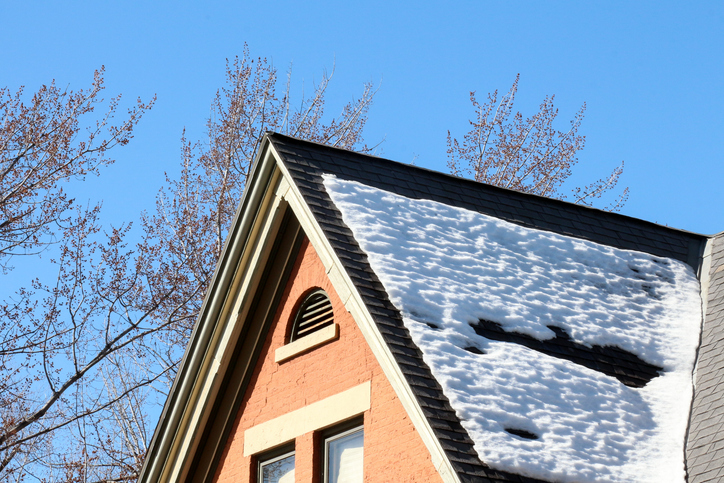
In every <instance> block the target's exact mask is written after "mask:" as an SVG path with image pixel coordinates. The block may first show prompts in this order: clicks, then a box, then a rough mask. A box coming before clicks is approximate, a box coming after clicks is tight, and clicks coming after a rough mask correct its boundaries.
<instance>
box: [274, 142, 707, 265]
mask: <svg viewBox="0 0 724 483" xmlns="http://www.w3.org/2000/svg"><path fill="white" fill-rule="evenodd" d="M265 137H267V138H268V139H269V140H270V141H271V142H272V144H274V145H275V147H276V148H277V150H278V151H279V152H280V153H286V155H287V157H288V158H289V156H292V157H294V159H296V160H297V162H298V163H300V164H301V165H306V166H309V167H310V168H316V169H320V170H322V171H324V172H325V173H329V174H334V175H336V176H338V177H340V178H344V179H349V180H352V181H358V182H361V183H363V184H367V185H370V186H374V187H376V188H379V189H383V190H386V191H390V192H393V193H396V194H399V195H402V196H405V197H408V198H413V199H431V200H433V201H439V202H442V203H445V204H448V205H451V206H457V207H460V208H465V209H469V210H472V211H476V212H479V213H484V214H487V215H491V216H494V217H496V218H501V219H504V220H506V221H510V222H512V223H516V224H519V225H522V226H526V227H530V228H536V229H540V230H545V231H553V232H556V233H561V234H564V235H568V236H573V237H576V238H582V239H586V240H591V241H594V242H597V243H601V244H604V245H610V246H614V247H617V248H623V249H629V250H637V251H642V252H646V253H650V254H652V255H657V256H663V257H670V258H675V259H677V260H681V261H683V262H685V263H687V264H689V265H690V266H692V267H693V268H694V270H695V271H697V270H698V268H699V263H700V258H701V253H702V249H703V243H704V242H705V241H706V239H707V238H709V237H708V236H707V235H702V234H699V233H694V232H689V231H686V230H681V229H677V228H672V227H668V226H665V225H660V224H657V223H653V222H650V221H647V220H642V219H639V218H634V217H631V216H628V215H623V214H620V213H613V212H608V211H603V210H600V209H597V208H592V207H589V206H585V205H577V204H574V203H571V202H568V201H563V200H558V199H553V198H546V197H544V196H540V195H535V194H530V193H524V192H521V191H516V190H512V189H508V188H501V187H498V186H494V185H489V184H485V183H480V182H477V181H474V180H470V179H467V178H461V177H457V176H453V175H449V174H445V173H441V172H438V171H434V170H430V169H427V168H422V167H419V166H414V165H409V164H404V163H399V162H396V161H392V160H389V159H385V158H382V157H378V156H373V155H369V154H362V153H357V152H354V151H348V150H345V149H342V148H337V147H333V146H328V145H324V144H320V143H315V142H311V141H305V140H301V139H298V138H294V137H291V136H287V135H283V134H278V133H267V134H266V135H265ZM310 163H311V165H310ZM391 180H394V182H391Z"/></svg>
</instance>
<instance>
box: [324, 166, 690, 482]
mask: <svg viewBox="0 0 724 483" xmlns="http://www.w3.org/2000/svg"><path fill="white" fill-rule="evenodd" d="M324 184H325V187H326V189H327V192H328V193H329V195H330V197H331V198H332V200H333V201H334V203H335V205H336V206H337V207H338V208H339V210H340V211H341V213H342V216H343V219H344V222H345V223H346V224H347V225H348V226H349V227H350V229H351V230H352V232H353V233H354V236H355V238H356V239H357V241H358V242H359V244H360V246H361V248H362V249H363V250H364V251H365V252H366V253H367V255H368V258H369V261H370V264H371V266H372V268H373V269H374V271H375V273H376V274H377V276H378V277H379V278H380V281H381V282H382V284H383V285H384V287H385V289H386V291H387V293H388V294H389V296H390V300H391V301H392V303H393V304H395V306H396V307H397V308H398V309H399V310H400V312H401V313H402V316H403V321H404V323H405V325H406V326H407V328H408V329H409V330H410V333H411V335H412V338H413V340H414V341H415V343H416V344H417V345H418V346H419V347H420V349H421V350H422V352H423V357H424V359H425V362H426V363H427V364H428V365H429V366H430V368H431V370H432V372H433V374H434V375H435V377H436V378H437V379H438V381H439V382H440V384H441V385H442V387H443V391H444V393H445V395H446V396H447V397H448V398H449V399H450V404H451V405H452V407H453V408H454V409H455V411H456V413H457V414H458V416H459V417H460V419H461V421H462V424H463V426H464V427H465V429H466V430H467V431H468V432H469V434H470V436H471V437H472V439H473V441H474V443H475V449H476V451H477V452H478V454H479V455H480V458H481V459H482V460H483V461H484V462H485V463H487V464H489V465H491V466H492V467H494V468H497V469H500V470H506V471H511V472H516V473H520V474H524V475H527V476H531V477H537V478H542V479H548V480H555V481H564V482H574V481H575V482H630V481H638V482H657V483H660V482H669V481H671V482H683V481H684V478H685V476H684V462H683V455H684V437H685V431H686V425H687V421H688V411H689V404H690V401H691V397H692V381H691V372H692V368H693V364H694V358H695V354H696V347H697V344H698V340H699V330H700V322H701V300H700V296H699V283H698V281H697V279H696V276H695V274H694V273H693V270H692V269H691V267H689V266H688V265H686V264H684V263H681V262H679V261H677V260H673V259H668V258H662V257H656V256H652V255H649V254H645V253H641V252H635V251H630V250H620V249H616V248H613V247H610V246H606V245H600V244H597V243H593V242H589V241H585V240H580V239H576V238H572V237H567V236H562V235H558V234H554V233H550V232H545V231H541V230H534V229H530V228H525V227H521V226H518V225H514V224H512V223H508V222H506V221H503V220H499V219H497V218H493V217H490V216H486V215H483V214H480V213H476V212H472V211H469V210H465V209H461V208H456V207H451V206H448V205H445V204H442V203H438V202H434V201H429V200H413V199H409V198H405V197H402V196H399V195H396V194H393V193H389V192H386V191H383V190H380V189H377V188H373V187H369V186H365V185H363V184H360V183H357V182H352V181H345V180H341V179H337V178H335V177H333V176H331V175H325V176H324ZM479 319H486V320H490V321H493V322H497V323H499V324H501V325H502V327H503V328H504V330H506V331H511V332H519V333H523V334H528V335H530V336H532V337H535V338H537V339H539V340H547V339H551V338H553V337H554V336H555V334H554V333H553V331H552V330H551V329H549V328H548V327H547V326H548V325H552V326H557V327H561V328H562V329H564V330H565V331H566V332H567V333H568V334H569V335H570V337H571V339H573V340H574V341H576V342H579V343H581V344H584V345H587V346H593V345H600V346H616V347H619V348H621V349H624V350H626V351H629V352H632V353H634V354H636V355H637V356H638V357H640V358H641V359H643V360H644V361H646V362H649V363H651V364H654V365H657V366H659V367H663V368H664V372H663V373H662V374H661V375H660V376H659V377H655V378H654V379H653V380H652V381H651V382H649V383H648V384H647V385H646V386H645V387H643V388H639V389H637V388H631V387H627V386H625V385H623V384H621V383H620V382H619V381H618V380H617V379H615V378H613V377H610V376H607V375H605V374H602V373H600V372H597V371H594V370H591V369H588V368H585V367H582V366H580V365H577V364H574V363H573V362H569V361H566V360H562V359H558V358H555V357H551V356H548V355H545V354H542V353H540V352H537V351H534V350H532V349H528V348H526V347H523V346H521V345H518V344H514V343H507V342H496V341H492V340H488V339H485V338H483V337H481V336H479V335H477V334H476V333H475V331H474V330H473V328H472V327H471V326H470V323H474V322H477V321H478V320H479ZM471 347H472V348H475V349H478V350H479V351H480V352H482V354H478V353H475V352H476V351H474V350H470V348H471ZM509 430H515V431H518V432H519V433H520V434H523V435H525V434H528V433H529V434H531V435H535V436H537V439H531V438H530V437H521V436H519V435H516V434H512V433H511V432H509Z"/></svg>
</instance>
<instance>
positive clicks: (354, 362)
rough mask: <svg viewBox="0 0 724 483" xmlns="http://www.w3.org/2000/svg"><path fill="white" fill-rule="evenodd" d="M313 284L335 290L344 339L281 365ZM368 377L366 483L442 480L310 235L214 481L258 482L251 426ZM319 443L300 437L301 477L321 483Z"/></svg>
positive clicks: (334, 302)
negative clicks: (248, 445) (278, 354)
mask: <svg viewBox="0 0 724 483" xmlns="http://www.w3.org/2000/svg"><path fill="white" fill-rule="evenodd" d="M313 287H321V288H323V289H324V290H325V291H326V292H327V294H329V297H330V299H331V301H332V305H333V307H334V318H335V322H336V323H337V324H339V333H340V336H339V339H338V340H336V341H333V342H330V343H328V344H326V345H324V346H322V347H318V348H316V349H314V350H312V351H311V352H308V353H306V354H302V355H300V356H297V357H295V358H293V359H291V360H289V361H287V362H284V363H282V364H277V363H275V362H274V351H275V350H276V349H277V348H278V347H280V346H282V345H284V343H285V336H286V333H287V331H288V326H289V324H290V323H291V320H292V318H293V316H294V310H295V309H296V307H297V305H298V302H299V299H300V297H302V296H303V295H304V294H305V293H306V292H307V291H308V290H309V289H310V288H313ZM365 381H371V385H372V386H371V387H372V396H371V397H372V399H371V408H370V409H369V410H368V411H366V412H365V414H364V430H365V435H364V473H365V482H385V483H387V482H408V481H409V482H413V481H414V482H428V481H429V482H437V481H441V479H440V476H439V475H438V473H437V471H436V470H435V468H434V466H433V464H432V462H431V460H430V454H429V453H428V451H427V448H426V447H425V445H424V444H423V442H422V439H421V438H420V436H419V434H418V433H417V431H416V430H415V428H414V427H413V425H412V423H411V422H410V419H409V417H408V416H407V414H406V413H405V410H404V409H403V407H402V404H401V403H400V401H399V400H398V399H397V396H396V395H395V393H394V390H393V389H392V386H390V384H389V382H388V381H387V378H386V377H385V375H384V374H383V372H382V369H381V367H380V366H379V364H378V363H377V360H376V359H375V357H374V355H373V354H372V351H371V350H370V348H369V346H368V345H367V343H366V342H365V340H364V337H363V336H362V333H361V332H360V331H359V329H358V328H357V325H356V323H355V321H354V320H353V319H352V316H351V315H350V314H349V313H348V312H347V310H346V309H345V308H344V305H342V302H341V301H340V299H339V297H338V296H337V293H336V292H335V291H334V289H333V288H332V285H331V283H330V282H329V280H328V278H327V276H326V273H325V270H324V266H323V265H322V262H321V261H320V259H319V257H318V256H317V254H316V252H315V251H314V248H312V246H311V244H310V243H309V242H308V241H305V242H304V245H303V246H302V249H301V251H300V254H299V258H298V260H297V261H296V264H295V267H294V271H293V272H292V276H291V279H290V281H289V284H288V286H287V287H286V289H285V293H284V296H283V298H282V301H281V304H280V307H279V310H278V311H277V314H276V316H275V319H274V322H273V325H272V327H271V330H270V332H269V335H268V337H267V340H266V341H265V343H264V348H263V350H262V353H261V357H260V360H259V362H258V364H257V367H256V368H255V370H254V375H253V377H252V380H251V383H250V385H249V389H248V390H247V394H246V395H245V397H244V401H243V403H242V406H241V409H240V411H239V415H238V416H237V418H236V421H235V422H234V428H233V430H232V432H231V435H230V437H229V441H228V442H227V444H226V448H225V450H224V455H223V456H222V458H221V462H220V464H219V468H218V469H217V473H216V477H215V481H216V482H218V483H226V482H234V483H240V482H250V481H253V480H252V478H254V473H255V468H254V467H253V465H254V464H255V462H254V461H253V458H251V457H244V454H243V453H244V431H245V430H246V429H248V428H250V427H252V426H255V425H257V424H259V423H263V422H265V421H268V420H270V419H273V418H275V417H278V416H281V415H283V414H286V413H288V412H290V411H293V410H295V409H299V408H301V407H303V406H306V405H308V404H310V403H313V402H316V401H319V400H321V399H324V398H326V397H329V396H332V395H334V394H337V393H340V392H342V391H344V390H346V389H350V388H352V387H354V386H357V385H358V384H361V383H363V382H365ZM317 437H318V436H317ZM315 448H316V445H315V434H314V433H308V434H305V435H303V436H300V437H298V438H297V439H296V441H295V451H296V457H295V459H296V469H295V481H296V482H297V483H317V480H316V479H315V477H316V476H317V474H318V473H319V469H318V468H317V469H316V470H315V469H313V464H314V461H315V460H319V459H320V455H319V454H317V455H314V454H313V453H314V452H315ZM316 451H317V452H319V450H318V449H317V450H316Z"/></svg>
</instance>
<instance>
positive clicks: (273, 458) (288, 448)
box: [255, 443, 297, 483]
mask: <svg viewBox="0 0 724 483" xmlns="http://www.w3.org/2000/svg"><path fill="white" fill-rule="evenodd" d="M290 456H294V471H295V472H296V470H297V452H296V448H295V447H294V444H293V443H292V444H285V445H283V446H280V447H278V448H275V449H271V450H269V451H265V452H263V453H261V454H259V455H258V456H256V458H255V459H256V481H257V483H263V482H264V473H263V471H264V466H266V465H269V464H272V463H275V462H277V461H280V460H283V459H285V458H288V457H290ZM295 479H296V477H295Z"/></svg>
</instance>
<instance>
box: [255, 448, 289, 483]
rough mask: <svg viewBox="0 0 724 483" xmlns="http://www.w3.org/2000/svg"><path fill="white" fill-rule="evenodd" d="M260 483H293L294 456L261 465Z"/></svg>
mask: <svg viewBox="0 0 724 483" xmlns="http://www.w3.org/2000/svg"><path fill="white" fill-rule="evenodd" d="M261 481H262V483H294V455H293V454H292V455H289V456H287V457H286V458H282V459H278V460H275V461H271V462H269V463H262V464H261Z"/></svg>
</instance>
